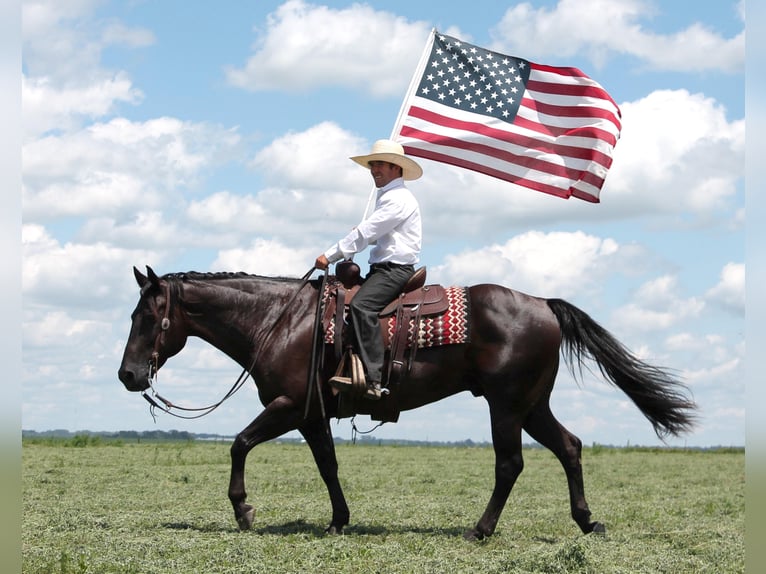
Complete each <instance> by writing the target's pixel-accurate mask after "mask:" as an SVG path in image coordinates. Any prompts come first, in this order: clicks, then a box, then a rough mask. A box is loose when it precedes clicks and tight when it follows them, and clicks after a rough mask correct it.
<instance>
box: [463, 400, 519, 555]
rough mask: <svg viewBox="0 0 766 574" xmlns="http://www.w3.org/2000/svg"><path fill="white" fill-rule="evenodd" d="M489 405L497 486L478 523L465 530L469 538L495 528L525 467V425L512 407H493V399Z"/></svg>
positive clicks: (482, 534) (476, 536)
mask: <svg viewBox="0 0 766 574" xmlns="http://www.w3.org/2000/svg"><path fill="white" fill-rule="evenodd" d="M489 407H490V417H491V419H492V446H493V447H494V450H495V488H494V489H493V490H492V496H491V497H490V499H489V503H488V504H487V508H486V509H485V510H484V514H482V516H481V518H480V519H479V521H478V522H477V523H476V526H475V527H474V528H472V529H470V530H467V531H466V532H465V533H464V534H463V538H465V539H466V540H482V539H484V537H486V536H491V535H492V534H493V533H494V532H495V528H496V527H497V522H498V520H500V514H501V513H502V512H503V508H505V503H506V502H507V501H508V497H509V496H510V494H511V489H512V488H513V485H514V484H515V483H516V479H517V478H518V477H519V475H520V474H521V471H522V470H523V469H524V459H523V457H522V453H521V425H520V424H519V422H518V417H517V416H516V415H514V414H513V413H512V412H510V410H509V409H506V408H504V407H503V408H498V407H497V406H494V407H493V404H492V402H490V405H489Z"/></svg>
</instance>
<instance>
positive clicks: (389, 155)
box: [351, 140, 423, 180]
mask: <svg viewBox="0 0 766 574" xmlns="http://www.w3.org/2000/svg"><path fill="white" fill-rule="evenodd" d="M351 159H352V160H354V161H355V162H356V163H358V164H359V165H361V166H362V167H366V168H367V169H369V168H370V162H371V161H385V162H388V163H393V164H395V165H398V166H399V167H401V168H402V177H403V178H404V179H406V180H413V179H418V178H419V177H420V176H421V175H423V169H422V168H421V167H420V166H419V165H418V164H417V162H415V160H412V159H410V158H408V157H407V156H406V155H404V148H403V147H402V146H401V144H398V143H396V142H395V141H391V140H378V141H376V142H375V143H374V144H372V151H371V152H370V153H369V154H368V155H357V156H353V157H352V158H351Z"/></svg>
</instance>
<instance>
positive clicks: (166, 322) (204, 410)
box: [141, 267, 327, 422]
mask: <svg viewBox="0 0 766 574" xmlns="http://www.w3.org/2000/svg"><path fill="white" fill-rule="evenodd" d="M315 270H316V267H312V268H311V269H309V271H308V272H307V273H306V274H305V275H304V276H303V277H302V278H301V284H300V287H298V289H297V290H296V291H295V293H293V296H292V297H291V298H290V300H289V301H288V302H287V304H286V305H285V306H284V308H283V309H282V312H281V313H280V314H279V316H278V317H277V318H276V320H275V321H274V323H273V324H272V325H271V327H269V329H268V330H267V331H266V332H265V334H264V335H262V336H261V337H260V338H259V343H262V342H263V341H264V340H265V339H266V338H267V337H268V336H269V335H271V333H272V331H274V329H275V328H276V326H277V325H278V324H279V322H280V321H281V320H282V317H284V314H285V313H286V312H287V310H288V309H289V308H290V306H291V305H292V304H293V303H294V302H295V299H296V298H297V297H298V295H299V294H300V292H301V291H302V290H303V288H304V287H305V286H306V284H307V283H308V281H309V277H311V274H312V273H313V272H314V271H315ZM326 275H327V271H326V270H325V276H326ZM319 293H320V296H319V299H320V300H321V293H322V292H321V290H320V292H319ZM165 299H166V303H165V313H164V315H163V317H162V320H161V322H160V332H159V333H158V334H157V338H156V339H155V342H154V350H153V352H152V355H151V358H150V359H149V378H148V381H149V390H151V395H149V394H147V389H144V390H143V391H141V395H142V396H143V397H144V398H145V399H146V401H147V402H148V403H149V414H151V415H152V418H153V419H154V421H155V422H157V416H156V414H155V411H156V410H157V409H159V410H161V411H162V412H165V413H167V414H169V415H172V416H174V417H176V418H179V419H198V418H200V417H203V416H205V415H208V414H210V413H212V412H213V411H214V410H215V409H217V408H218V407H220V406H221V405H222V404H223V403H224V402H225V401H226V400H227V399H229V398H230V397H231V396H233V395H234V394H235V393H236V392H237V391H238V390H240V389H241V388H242V387H243V386H244V384H245V382H246V381H247V378H248V377H249V376H250V375H251V371H252V370H253V369H254V368H255V363H256V361H257V360H258V355H259V349H260V348H261V345H260V344H259V345H258V346H257V347H256V349H255V356H254V357H253V362H252V364H251V365H250V368H249V369H248V368H244V369H242V372H241V373H240V375H239V377H237V380H236V381H235V382H234V384H233V385H232V386H231V388H230V389H229V390H228V392H227V393H226V394H225V395H224V396H223V398H221V400H220V401H218V402H216V403H213V404H212V405H208V406H206V407H197V408H192V407H182V406H179V405H176V404H174V403H172V402H171V401H169V400H168V399H166V398H165V397H163V396H162V395H160V394H159V393H158V392H157V391H156V390H155V388H154V385H155V383H156V382H157V375H158V372H159V356H160V354H159V349H160V346H161V345H162V343H163V342H164V339H165V331H167V330H168V329H169V328H170V301H171V298H170V285H169V284H168V283H166V285H165ZM312 359H313V357H312ZM313 371H314V369H313V366H312V372H311V373H310V375H309V376H310V379H309V383H310V382H311V380H313V377H314V373H313ZM310 391H311V389H309V392H310ZM155 399H156V400H155ZM320 399H321V395H320ZM160 403H162V404H160ZM163 405H164V406H163ZM322 407H323V408H322V410H324V405H322ZM171 409H177V410H180V411H186V412H190V413H196V414H190V415H183V414H178V413H174V412H171Z"/></svg>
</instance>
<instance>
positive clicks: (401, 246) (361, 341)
mask: <svg viewBox="0 0 766 574" xmlns="http://www.w3.org/2000/svg"><path fill="white" fill-rule="evenodd" d="M351 159H352V160H353V161H355V162H356V163H358V164H359V165H361V166H363V167H366V168H368V169H369V170H370V174H371V175H372V178H373V180H374V181H375V187H377V195H376V199H375V208H374V209H373V211H372V213H370V214H369V215H367V216H366V217H365V218H364V219H363V220H362V222H361V223H360V224H359V225H358V226H357V227H355V228H354V229H352V230H351V232H350V233H349V234H348V235H346V236H345V237H344V238H343V239H341V240H340V241H338V242H337V243H336V244H335V245H333V246H332V247H330V248H329V249H328V250H327V251H325V252H324V253H323V254H321V255H320V256H319V257H317V259H316V262H315V264H314V265H315V267H316V268H317V269H327V267H328V265H329V264H331V263H334V262H336V261H339V260H341V259H349V258H351V257H352V256H353V255H354V254H356V253H359V252H360V251H363V250H364V249H366V248H367V246H368V245H373V248H372V250H371V251H370V257H369V263H370V272H369V273H368V275H367V277H366V278H365V281H364V283H363V284H362V286H361V287H360V288H359V291H358V292H357V293H356V295H354V298H353V299H352V300H351V304H350V308H349V315H350V325H349V326H350V329H349V330H350V333H351V334H352V337H353V338H352V341H353V342H354V343H355V344H356V345H355V346H356V349H357V351H358V352H359V356H360V358H361V360H362V363H363V364H364V366H365V369H366V371H367V377H366V378H367V385H368V387H369V388H370V389H371V392H368V394H367V395H366V396H368V397H370V398H379V397H380V382H381V381H382V380H383V357H384V349H383V340H382V336H381V333H380V323H379V319H378V313H380V311H381V310H382V309H383V308H384V307H385V306H386V305H387V304H388V303H389V302H391V301H392V300H393V299H395V298H396V297H397V295H399V293H400V292H401V291H402V288H403V287H404V285H405V283H407V280H408V279H409V278H410V277H411V276H412V274H413V273H414V271H415V264H416V263H418V261H419V257H420V247H421V238H422V230H421V223H420V206H419V205H418V202H417V200H416V199H415V196H414V195H412V193H411V192H410V190H409V189H407V188H406V187H405V185H404V181H405V180H407V181H411V180H414V179H418V178H419V177H420V176H421V175H423V170H422V169H421V167H420V166H419V165H418V164H417V163H416V162H415V161H414V160H412V159H411V158H409V157H407V156H405V155H404V148H402V146H401V145H400V144H398V143H396V142H394V141H391V140H378V141H376V142H375V143H374V144H373V146H372V151H371V152H370V153H369V154H368V155H363V156H355V157H352V158H351ZM338 333H340V326H339V328H338Z"/></svg>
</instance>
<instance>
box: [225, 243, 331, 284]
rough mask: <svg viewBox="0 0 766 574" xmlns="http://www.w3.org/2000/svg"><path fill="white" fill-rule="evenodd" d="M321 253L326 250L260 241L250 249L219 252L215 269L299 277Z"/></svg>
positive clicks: (252, 244)
mask: <svg viewBox="0 0 766 574" xmlns="http://www.w3.org/2000/svg"><path fill="white" fill-rule="evenodd" d="M322 250H324V248H314V249H311V248H306V247H304V248H302V249H296V248H295V247H292V246H289V245H284V244H282V243H281V242H279V241H275V240H268V239H262V238H258V239H256V240H254V241H253V242H252V243H251V244H250V246H249V247H246V248H236V249H225V250H222V251H220V252H219V253H218V257H217V258H216V260H215V261H214V262H213V264H212V268H213V269H219V270H222V271H246V272H248V273H255V274H258V275H274V276H284V277H300V276H302V275H303V274H304V273H306V272H307V271H308V270H309V269H310V267H311V265H313V263H314V259H315V258H316V256H317V255H319V252H320V251H322Z"/></svg>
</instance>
